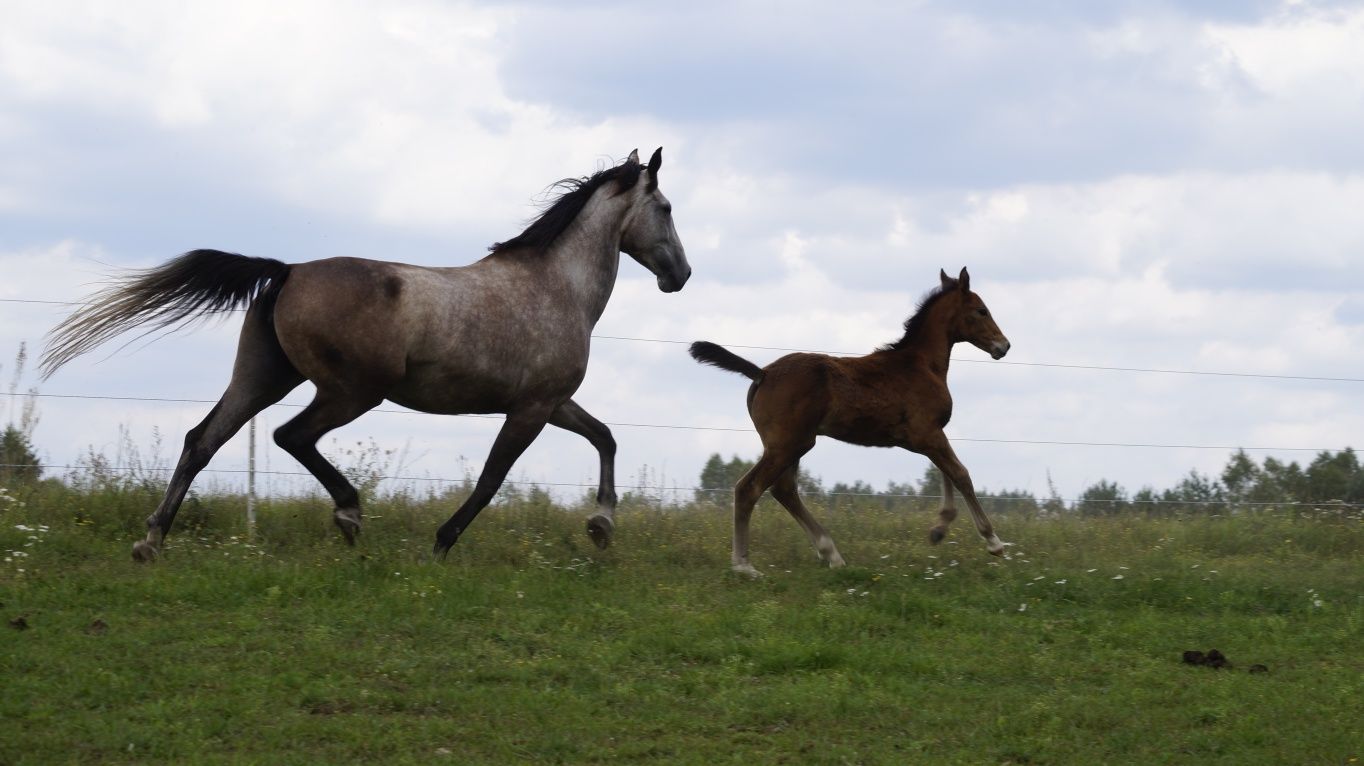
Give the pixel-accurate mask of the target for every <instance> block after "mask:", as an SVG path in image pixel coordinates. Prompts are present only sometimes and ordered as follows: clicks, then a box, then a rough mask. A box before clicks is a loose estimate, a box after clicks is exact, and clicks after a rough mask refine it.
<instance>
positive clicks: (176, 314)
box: [40, 250, 289, 379]
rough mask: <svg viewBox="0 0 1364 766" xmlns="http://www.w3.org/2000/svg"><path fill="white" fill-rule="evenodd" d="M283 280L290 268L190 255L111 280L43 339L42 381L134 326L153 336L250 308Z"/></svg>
mask: <svg viewBox="0 0 1364 766" xmlns="http://www.w3.org/2000/svg"><path fill="white" fill-rule="evenodd" d="M287 276H289V265H288V264H287V263H282V262H280V261H276V260H273V259H270V258H252V257H249V256H245V255H237V254H235V253H224V252H221V251H219V250H191V251H190V252H188V253H185V254H184V255H181V256H177V257H175V258H172V259H171V260H169V261H167V262H166V263H164V264H162V265H160V266H157V267H155V268H151V269H145V270H136V271H131V272H128V273H126V274H124V275H120V276H117V277H114V279H113V280H112V283H111V284H109V285H108V286H107V287H105V288H104V289H102V290H100V291H99V292H98V293H96V294H95V295H94V296H93V297H92V298H91V300H90V302H89V303H87V304H86V305H85V306H83V307H82V308H80V309H78V310H77V311H75V312H74V313H72V314H71V316H69V317H67V318H66V319H64V320H62V323H61V324H59V325H57V326H56V327H54V328H52V331H51V332H49V333H48V334H47V349H46V350H45V351H44V352H43V358H42V363H41V365H40V368H41V370H42V374H43V378H44V379H46V378H47V377H48V376H50V375H52V373H54V372H56V371H57V370H58V368H60V367H61V366H62V365H64V364H66V363H67V362H69V361H71V360H72V359H75V358H76V357H78V356H80V355H81V354H84V353H85V352H87V351H90V350H91V349H93V348H95V347H96V346H99V345H100V344H102V343H104V342H105V341H107V340H109V339H111V338H113V337H114V336H116V335H119V334H121V333H123V332H125V331H127V330H131V329H132V328H134V327H137V326H138V325H144V324H148V325H150V326H151V327H150V328H149V329H148V332H151V331H154V330H158V329H161V328H165V327H169V326H171V325H173V324H177V323H179V322H181V321H184V320H186V319H191V318H196V317H203V316H206V315H210V314H218V313H221V312H224V311H230V310H232V309H235V308H240V307H241V306H244V305H250V303H251V302H252V301H253V300H255V299H256V297H257V296H261V295H267V296H270V297H273V296H274V294H276V293H277V292H278V291H279V288H280V287H281V286H282V285H283V284H284V279H285V277H287Z"/></svg>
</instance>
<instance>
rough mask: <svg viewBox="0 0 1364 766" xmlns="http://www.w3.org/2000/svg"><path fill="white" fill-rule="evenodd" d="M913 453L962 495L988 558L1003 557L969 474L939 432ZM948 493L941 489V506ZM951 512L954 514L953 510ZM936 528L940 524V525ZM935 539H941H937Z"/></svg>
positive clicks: (948, 491) (1000, 543) (1001, 543)
mask: <svg viewBox="0 0 1364 766" xmlns="http://www.w3.org/2000/svg"><path fill="white" fill-rule="evenodd" d="M916 451H918V452H921V453H922V454H923V455H924V456H925V457H927V458H928V459H929V460H932V461H933V465H936V466H937V467H938V470H939V471H942V475H943V480H944V484H945V483H946V482H949V481H950V482H951V483H952V484H953V485H955V486H956V489H957V491H958V492H960V493H961V496H962V498H963V499H964V500H966V507H967V508H969V509H971V520H972V521H974V522H975V523H976V531H977V532H979V533H980V536H981V537H983V538H985V550H987V551H989V552H990V554H991V555H994V556H1003V555H1004V543H1003V542H1002V541H1001V540H1000V539H999V536H998V535H996V534H995V530H994V526H993V525H991V524H990V517H988V516H986V515H985V510H984V509H983V508H981V507H980V500H978V499H976V490H975V486H974V485H972V483H971V474H970V473H968V472H967V471H966V466H964V465H962V464H961V461H960V460H958V459H957V454H956V453H955V452H953V451H952V445H951V444H950V443H949V442H948V441H947V435H946V434H944V433H942V432H941V431H940V432H938V433H937V434H936V435H934V436H933V437H932V438H931V439H930V440H929V442H928V443H927V444H925V445H923V447H922V448H921V449H919V450H916ZM950 492H951V490H950V489H948V488H946V487H944V491H943V502H944V504H946V503H947V499H948V497H949V496H950V495H949V493H950ZM945 511H947V508H946V505H944V508H943V511H940V512H939V515H940V516H941V515H942V514H943V512H945ZM952 513H953V515H955V513H956V512H955V510H953V512H952ZM939 526H943V525H942V524H941V523H940V524H939ZM937 529H938V527H934V530H935V531H936V530H937ZM944 533H945V529H944ZM938 539H939V540H940V539H942V538H941V537H939V538H938ZM935 542H936V541H935Z"/></svg>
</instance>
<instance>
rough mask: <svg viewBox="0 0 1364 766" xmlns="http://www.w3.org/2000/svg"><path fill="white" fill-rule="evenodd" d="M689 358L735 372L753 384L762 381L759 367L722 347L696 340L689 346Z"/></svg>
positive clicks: (761, 372) (761, 370)
mask: <svg viewBox="0 0 1364 766" xmlns="http://www.w3.org/2000/svg"><path fill="white" fill-rule="evenodd" d="M691 358H692V359H695V360H696V361H698V362H700V363H701V364H709V365H712V366H715V367H719V368H720V369H722V370H729V371H730V372H737V373H739V374H740V375H743V376H745V377H747V378H748V379H750V380H752V381H754V382H758V381H761V380H762V379H763V369H762V368H761V367H759V366H758V365H756V364H754V363H752V362H750V361H748V360H747V359H745V358H743V357H741V356H739V355H738V354H736V353H734V352H733V351H730V350H728V349H726V348H725V347H724V346H720V345H717V344H715V343H711V342H710V341H705V340H698V341H696V342H695V343H693V344H691Z"/></svg>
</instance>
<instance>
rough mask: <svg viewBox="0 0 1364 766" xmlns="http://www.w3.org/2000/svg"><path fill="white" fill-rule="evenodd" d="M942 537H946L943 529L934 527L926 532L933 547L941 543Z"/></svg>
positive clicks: (945, 531)
mask: <svg viewBox="0 0 1364 766" xmlns="http://www.w3.org/2000/svg"><path fill="white" fill-rule="evenodd" d="M944 537H947V530H945V529H939V528H937V527H934V528H932V529H930V530H928V541H929V542H930V543H932V544H934V545H937V544H938V543H940V542H942V539H943V538H944Z"/></svg>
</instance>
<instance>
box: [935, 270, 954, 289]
mask: <svg viewBox="0 0 1364 766" xmlns="http://www.w3.org/2000/svg"><path fill="white" fill-rule="evenodd" d="M938 279H941V280H942V289H944V290H951V289H952V278H951V277H949V276H947V272H946V271H943V270H942V269H938Z"/></svg>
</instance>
